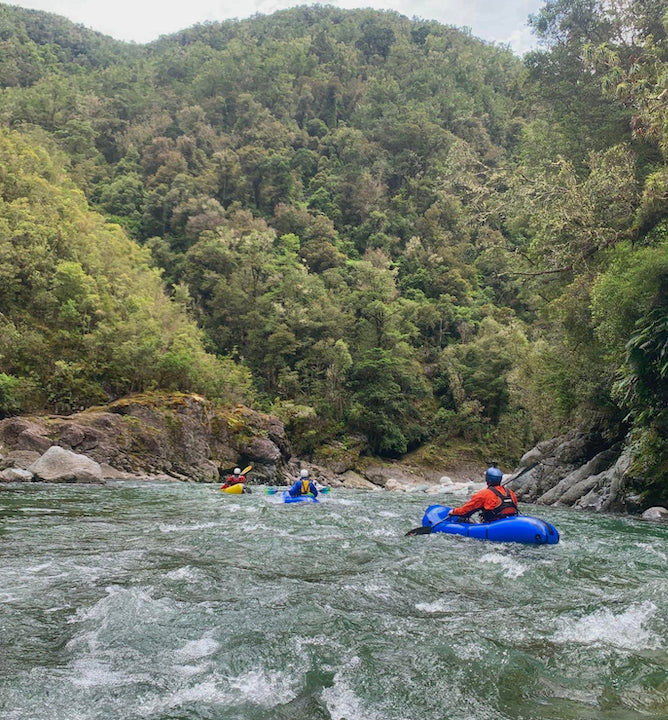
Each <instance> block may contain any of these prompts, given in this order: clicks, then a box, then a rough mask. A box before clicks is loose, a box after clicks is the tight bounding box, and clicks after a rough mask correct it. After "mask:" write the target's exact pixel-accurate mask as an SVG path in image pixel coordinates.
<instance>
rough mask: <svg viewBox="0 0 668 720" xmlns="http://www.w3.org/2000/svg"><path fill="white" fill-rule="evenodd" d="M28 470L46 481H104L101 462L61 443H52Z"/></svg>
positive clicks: (38, 478) (37, 477)
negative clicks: (63, 446)
mask: <svg viewBox="0 0 668 720" xmlns="http://www.w3.org/2000/svg"><path fill="white" fill-rule="evenodd" d="M28 470H29V471H30V472H31V473H32V474H33V475H34V476H35V478H36V479H37V480H43V481H44V482H81V483H94V482H102V469H101V468H100V464H99V463H97V462H95V460H91V458H89V457H87V456H86V455H78V454H77V453H73V452H71V451H70V450H65V448H62V447H60V446H59V445H52V446H51V447H50V448H49V449H48V450H47V451H46V452H45V453H44V455H42V456H41V457H40V458H39V459H38V460H37V461H35V462H34V463H33V464H32V465H31V466H30V467H29V468H28Z"/></svg>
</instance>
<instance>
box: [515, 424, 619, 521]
mask: <svg viewBox="0 0 668 720" xmlns="http://www.w3.org/2000/svg"><path fill="white" fill-rule="evenodd" d="M629 466H630V453H629V452H628V450H627V449H625V447H624V445H623V444H622V443H621V442H607V441H606V440H605V439H604V438H603V437H602V436H601V435H600V434H598V433H597V432H595V431H590V432H584V431H579V430H573V431H571V432H569V433H567V434H566V435H564V436H561V437H558V438H553V439H552V440H548V441H546V442H543V443H539V444H538V445H537V446H536V447H535V448H532V449H531V450H530V451H529V452H527V453H526V454H525V455H524V456H523V457H522V459H521V460H520V466H519V468H518V470H517V471H516V473H515V474H516V475H517V476H518V477H517V479H516V480H514V481H511V483H510V487H512V488H513V490H515V492H516V493H517V496H518V498H519V499H520V500H522V501H524V502H535V503H538V504H541V505H553V506H557V507H558V506H562V507H575V508H578V509H581V510H591V511H596V512H619V511H625V510H626V509H627V507H626V506H627V500H628V498H627V494H626V488H627V478H626V473H627V471H628V469H629ZM523 470H524V472H522V471H523Z"/></svg>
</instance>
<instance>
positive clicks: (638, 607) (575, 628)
mask: <svg viewBox="0 0 668 720" xmlns="http://www.w3.org/2000/svg"><path fill="white" fill-rule="evenodd" d="M656 611H657V607H656V605H655V604H654V603H653V602H651V601H649V600H645V602H642V603H633V604H632V605H631V606H630V607H629V608H628V609H627V610H625V611H624V612H621V613H619V614H618V615H615V614H614V613H613V612H612V611H611V610H608V609H605V610H597V611H596V612H594V613H591V614H590V615H585V616H584V617H581V618H578V619H576V620H573V619H572V618H559V621H558V622H559V628H558V629H557V631H556V632H555V634H554V638H553V639H554V640H555V641H556V642H560V643H579V644H581V645H612V646H613V647H617V648H622V649H625V650H656V649H658V648H660V647H662V640H661V637H660V636H659V635H656V634H654V633H652V632H651V631H649V630H648V629H647V628H646V627H645V626H646V623H647V622H648V621H649V620H650V619H651V618H652V617H653V616H654V615H655V613H656Z"/></svg>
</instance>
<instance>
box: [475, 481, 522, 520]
mask: <svg viewBox="0 0 668 720" xmlns="http://www.w3.org/2000/svg"><path fill="white" fill-rule="evenodd" d="M487 489H488V490H491V491H492V492H493V493H494V494H495V495H496V497H498V498H499V500H500V501H501V502H500V503H499V504H498V505H497V506H496V507H495V508H493V509H492V510H483V511H482V519H483V520H484V521H485V522H490V521H491V520H498V519H499V518H501V517H506V516H510V515H517V503H516V502H515V501H514V500H513V496H512V495H511V494H510V490H505V488H504V490H505V494H504V493H502V492H501V491H500V490H499V489H498V488H497V487H496V486H495V485H489V486H488V487H487ZM509 508H512V509H513V510H514V511H515V512H512V513H509V512H504V511H505V510H508V509H509Z"/></svg>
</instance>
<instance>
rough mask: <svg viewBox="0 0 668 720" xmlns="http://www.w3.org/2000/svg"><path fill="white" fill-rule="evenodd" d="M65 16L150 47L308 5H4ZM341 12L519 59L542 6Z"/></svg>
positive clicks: (102, 0)
mask: <svg viewBox="0 0 668 720" xmlns="http://www.w3.org/2000/svg"><path fill="white" fill-rule="evenodd" d="M3 2H4V3H5V4H7V5H19V6H21V7H25V8H33V9H35V10H46V11H48V12H53V13H56V14H58V15H63V16H65V17H66V18H68V19H69V20H72V22H75V23H79V24H81V25H85V26H86V27H88V28H92V29H93V30H97V31H99V32H102V33H105V34H106V35H111V36H112V37H114V38H116V39H117V40H130V41H134V42H137V43H145V42H150V41H151V40H155V39H156V38H158V37H159V36H160V35H167V34H170V33H173V32H176V31H177V30H183V29H185V28H187V27H190V26H192V25H195V24H196V23H202V22H206V21H207V20H214V21H216V20H229V19H231V18H238V19H242V18H245V17H249V16H251V15H254V14H255V13H261V14H263V15H270V14H271V13H273V12H274V11H276V10H281V9H284V8H289V7H295V6H296V5H309V4H314V3H309V2H307V1H303V2H300V1H299V0H296V1H294V0H292V1H291V0H248V1H247V2H246V3H244V4H243V5H242V6H241V7H242V8H243V9H240V3H239V0H182V1H181V2H179V1H178V0H24V1H21V0H3ZM320 4H323V5H335V6H337V7H340V8H347V9H350V8H360V7H373V8H376V9H379V10H396V11H397V12H399V13H401V14H402V15H406V16H407V17H409V18H412V17H419V18H422V19H424V20H438V21H439V22H441V23H443V24H444V25H455V26H456V27H464V26H465V27H469V28H471V32H472V33H473V35H475V36H476V37H479V38H483V39H484V40H488V41H491V42H495V43H503V44H507V45H510V47H511V48H512V49H513V51H514V52H515V53H517V54H518V55H521V54H522V53H524V52H526V51H527V50H530V49H532V48H533V47H535V39H534V38H533V36H532V35H531V33H530V32H529V29H528V28H527V17H528V16H529V14H531V13H535V12H537V11H538V9H539V8H540V7H542V6H543V4H544V0H369V1H368V2H364V0H362V2H355V0H332V1H331V2H323V3H320Z"/></svg>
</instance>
